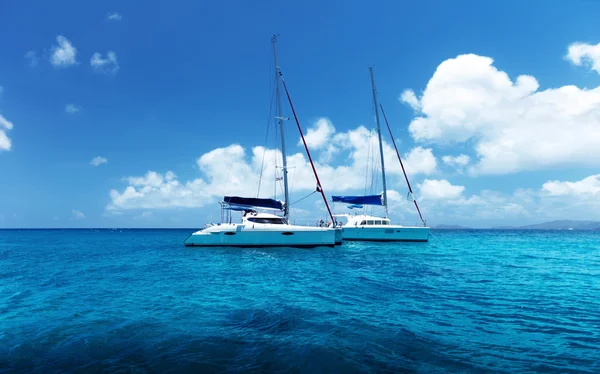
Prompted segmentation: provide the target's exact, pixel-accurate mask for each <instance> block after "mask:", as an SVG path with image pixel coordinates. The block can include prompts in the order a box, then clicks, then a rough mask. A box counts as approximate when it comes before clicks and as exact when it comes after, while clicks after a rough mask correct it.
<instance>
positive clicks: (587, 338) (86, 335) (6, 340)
mask: <svg viewBox="0 0 600 374" xmlns="http://www.w3.org/2000/svg"><path fill="white" fill-rule="evenodd" d="M191 231H193V230H0V372H2V373H5V372H6V373H8V372H10V373H12V372H15V373H29V372H36V373H57V372H78V373H95V372H107V373H108V372H110V373H113V372H123V373H186V372H198V373H200V372H202V373H212V372H280V373H336V372H344V373H353V372H372V373H379V372H387V373H397V372H416V373H430V372H436V373H439V372H467V373H470V372H472V373H481V372H500V373H501V372H507V373H524V372H544V373H548V372H555V373H576V372H587V373H599V372H600V232H578V231H483V230H475V231H470V230H465V231H444V230H441V231H433V234H434V235H435V236H434V237H432V238H431V240H430V242H429V243H407V244H398V243H396V244H393V243H391V244H390V243H388V244H374V243H345V244H344V245H343V246H341V247H336V248H334V249H331V248H318V249H310V250H307V249H291V248H278V249H227V248H211V249H199V248H187V247H184V246H183V241H184V239H185V238H186V237H187V235H188V234H189V233H190V232H191Z"/></svg>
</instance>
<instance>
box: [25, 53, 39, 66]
mask: <svg viewBox="0 0 600 374" xmlns="http://www.w3.org/2000/svg"><path fill="white" fill-rule="evenodd" d="M25 59H26V60H27V61H28V62H29V66H31V67H32V68H34V67H36V66H37V65H38V63H39V62H40V59H39V58H38V57H37V52H36V51H34V50H31V51H27V53H25Z"/></svg>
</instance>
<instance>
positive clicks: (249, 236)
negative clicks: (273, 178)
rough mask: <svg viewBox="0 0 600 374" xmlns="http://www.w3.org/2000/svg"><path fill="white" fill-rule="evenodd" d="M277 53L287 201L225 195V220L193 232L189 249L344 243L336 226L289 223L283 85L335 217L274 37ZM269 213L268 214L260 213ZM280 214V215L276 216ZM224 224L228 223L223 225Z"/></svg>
mask: <svg viewBox="0 0 600 374" xmlns="http://www.w3.org/2000/svg"><path fill="white" fill-rule="evenodd" d="M272 43H273V54H274V57H275V81H276V96H277V108H278V116H277V117H276V119H277V120H278V130H279V132H280V134H281V153H282V159H283V168H282V173H283V176H282V178H281V179H282V180H283V187H284V198H285V201H279V200H275V199H268V198H258V197H256V198H254V197H242V196H224V197H223V200H222V201H221V202H220V204H221V221H222V223H219V224H207V225H205V227H204V228H203V229H202V230H199V231H196V232H194V233H192V234H191V235H190V236H189V237H188V238H187V239H186V240H185V242H184V244H185V245H186V246H195V247H300V248H313V247H320V246H326V247H333V246H335V245H336V244H341V242H342V230H341V229H340V228H335V227H333V225H329V226H328V227H327V226H326V227H319V226H299V225H291V224H290V223H289V216H290V209H289V208H290V204H289V189H288V176H287V174H288V167H287V157H286V152H285V136H284V126H283V121H284V120H286V118H285V117H283V113H282V106H281V95H280V85H281V84H283V88H284V89H285V92H286V96H287V98H288V101H289V104H290V107H291V109H292V112H293V114H294V119H295V121H296V124H297V127H298V131H299V132H300V136H301V138H302V141H303V142H304V146H305V150H306V152H307V155H308V158H309V160H310V162H311V166H312V169H313V173H314V176H315V179H316V182H317V186H316V190H317V192H320V193H321V196H322V197H323V200H324V202H325V204H326V206H327V210H328V212H329V215H330V217H331V220H332V222H333V215H332V213H331V209H330V208H329V204H328V203H327V199H326V198H325V193H324V192H323V188H322V186H321V182H320V180H319V176H318V174H317V171H316V169H315V166H314V163H313V162H312V157H311V155H310V152H309V150H308V146H307V145H306V141H305V139H304V134H303V132H302V128H301V126H300V122H299V121H298V117H297V116H296V111H295V109H294V107H293V105H292V100H291V97H290V95H289V92H288V90H287V86H286V84H285V81H284V80H283V75H282V73H281V70H280V69H279V61H278V57H277V36H276V35H275V36H273V39H272ZM259 210H263V211H264V210H266V211H268V212H259ZM232 211H239V212H241V213H242V217H241V218H242V219H241V223H232ZM277 212H278V213H279V214H281V216H280V215H277V214H275V213H277ZM223 221H224V222H223Z"/></svg>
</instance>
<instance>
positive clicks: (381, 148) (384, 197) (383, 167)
mask: <svg viewBox="0 0 600 374" xmlns="http://www.w3.org/2000/svg"><path fill="white" fill-rule="evenodd" d="M369 72H370V73H371V86H373V105H374V106H375V118H376V120H377V136H378V138H379V156H380V158H381V178H382V179H383V206H384V207H385V217H386V218H387V216H388V200H387V188H386V185H385V163H384V161H383V143H382V142H381V126H380V125H379V106H378V105H377V90H376V89H375V77H374V76H373V67H372V66H369Z"/></svg>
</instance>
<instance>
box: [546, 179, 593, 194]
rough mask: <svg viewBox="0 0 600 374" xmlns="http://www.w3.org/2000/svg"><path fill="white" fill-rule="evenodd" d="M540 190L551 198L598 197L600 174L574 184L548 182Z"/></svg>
mask: <svg viewBox="0 0 600 374" xmlns="http://www.w3.org/2000/svg"><path fill="white" fill-rule="evenodd" d="M542 190H543V191H544V192H546V193H548V194H549V195H551V196H566V195H597V194H598V195H600V194H599V193H600V174H596V175H590V176H589V177H587V178H584V179H582V180H580V181H576V182H568V181H566V182H562V181H558V180H553V181H548V182H546V183H544V185H543V186H542Z"/></svg>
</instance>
